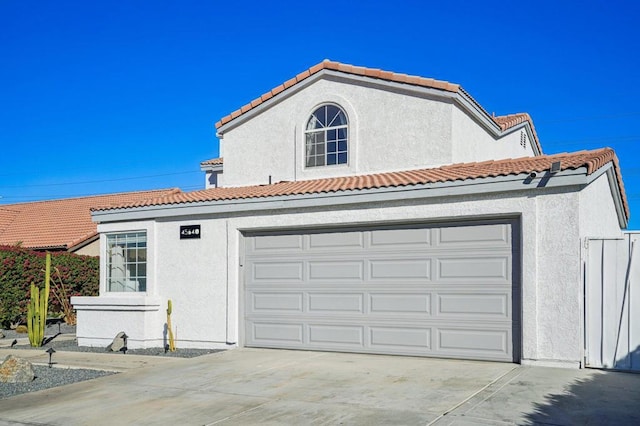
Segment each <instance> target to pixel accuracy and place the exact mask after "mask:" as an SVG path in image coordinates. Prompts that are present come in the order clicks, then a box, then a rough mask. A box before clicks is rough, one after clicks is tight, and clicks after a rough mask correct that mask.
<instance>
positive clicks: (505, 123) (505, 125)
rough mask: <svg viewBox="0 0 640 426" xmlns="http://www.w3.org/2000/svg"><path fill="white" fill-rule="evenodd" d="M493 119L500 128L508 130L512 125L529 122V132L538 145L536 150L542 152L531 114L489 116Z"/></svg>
mask: <svg viewBox="0 0 640 426" xmlns="http://www.w3.org/2000/svg"><path fill="white" fill-rule="evenodd" d="M491 118H492V119H493V121H495V122H496V123H497V124H498V126H500V128H501V129H502V131H505V130H508V129H510V128H512V127H515V126H517V125H519V124H522V123H526V122H528V123H529V126H531V133H533V141H534V142H535V144H536V146H537V147H538V151H539V152H540V153H542V146H541V145H540V140H538V134H537V133H536V128H535V127H534V126H533V120H532V119H531V116H529V114H527V113H526V112H520V113H517V114H509V115H501V116H498V117H491Z"/></svg>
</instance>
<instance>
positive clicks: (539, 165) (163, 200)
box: [94, 148, 629, 218]
mask: <svg viewBox="0 0 640 426" xmlns="http://www.w3.org/2000/svg"><path fill="white" fill-rule="evenodd" d="M556 161H561V170H570V169H577V168H580V167H586V168H587V174H592V173H593V172H595V171H596V170H598V169H599V168H601V167H603V166H604V165H605V164H607V163H609V162H613V164H614V168H615V171H616V176H617V179H618V185H619V186H620V191H621V196H622V200H623V204H624V209H625V214H626V216H627V218H628V217H629V206H628V204H627V199H626V195H625V192H624V187H623V184H622V178H621V175H620V166H619V164H618V159H617V157H616V155H615V153H614V151H613V150H612V149H610V148H603V149H598V150H593V151H579V152H573V153H563V154H555V155H541V156H536V157H524V158H515V159H504V160H495V161H484V162H481V163H464V164H452V165H447V166H442V167H437V168H432V169H421V170H409V171H401V172H389V173H379V174H373V175H361V176H345V177H337V178H327V179H315V180H307V181H297V182H279V183H276V184H273V185H258V186H245V187H229V188H211V189H206V190H202V191H195V192H186V193H185V192H180V193H176V194H168V195H165V196H162V197H158V198H155V199H152V200H142V201H138V202H133V203H122V204H120V205H113V206H110V207H107V208H99V209H94V210H112V209H126V208H133V207H145V206H160V205H172V204H184V203H198V202H210V201H222V200H238V199H247V198H266V197H276V196H289V195H305V194H320V193H329V192H337V191H357V190H362V189H373V188H389V187H403V186H412V185H424V184H430V183H438V182H452V181H463V180H471V179H479V178H486V177H497V176H509V175H517V174H522V173H531V172H543V171H546V170H549V168H550V167H551V164H552V163H554V162H556Z"/></svg>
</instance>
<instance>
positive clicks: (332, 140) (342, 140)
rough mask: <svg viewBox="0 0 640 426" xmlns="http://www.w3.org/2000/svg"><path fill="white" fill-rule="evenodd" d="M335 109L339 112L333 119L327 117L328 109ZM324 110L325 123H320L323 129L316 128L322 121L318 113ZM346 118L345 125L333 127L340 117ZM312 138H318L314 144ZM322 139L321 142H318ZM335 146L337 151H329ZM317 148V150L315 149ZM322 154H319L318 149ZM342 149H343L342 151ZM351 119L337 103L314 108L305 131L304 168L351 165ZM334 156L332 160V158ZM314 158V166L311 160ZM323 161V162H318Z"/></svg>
mask: <svg viewBox="0 0 640 426" xmlns="http://www.w3.org/2000/svg"><path fill="white" fill-rule="evenodd" d="M328 107H335V108H337V109H338V112H337V113H336V114H334V115H333V117H327V108H328ZM322 108H324V109H325V111H324V112H325V114H324V117H325V120H324V123H320V125H321V126H322V127H316V125H317V124H318V123H319V121H320V120H318V118H317V113H318V111H320V110H321V109H322ZM340 114H341V115H342V116H343V117H344V124H338V125H333V123H334V121H335V120H336V119H337V118H338V116H339V115H340ZM312 138H316V141H315V142H312ZM317 138H321V139H322V140H321V141H319V142H318V141H317ZM331 144H335V149H332V150H331V151H330V150H329V146H330V145H331ZM314 146H315V148H314ZM319 147H322V149H320V151H321V153H318V148H319ZM341 148H342V149H341ZM349 151H350V149H349V118H348V116H347V113H346V111H345V110H344V108H342V107H341V106H340V105H338V104H335V103H325V104H322V105H319V106H317V107H316V108H314V110H313V112H312V113H311V116H310V117H309V118H308V120H307V123H306V126H305V131H304V167H305V168H308V169H312V168H317V167H333V166H348V165H349V157H350V155H349ZM332 156H334V159H333V160H332V159H331V157H332ZM311 158H314V159H315V161H313V164H311V162H310V159H311ZM319 159H322V161H321V162H319V161H318V160H319Z"/></svg>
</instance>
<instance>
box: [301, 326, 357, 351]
mask: <svg viewBox="0 0 640 426" xmlns="http://www.w3.org/2000/svg"><path fill="white" fill-rule="evenodd" d="M308 330H309V344H311V345H317V344H329V345H334V346H345V345H346V346H347V347H349V348H354V349H355V348H359V347H360V348H362V347H364V327H363V326H356V325H343V324H310V325H309V326H308Z"/></svg>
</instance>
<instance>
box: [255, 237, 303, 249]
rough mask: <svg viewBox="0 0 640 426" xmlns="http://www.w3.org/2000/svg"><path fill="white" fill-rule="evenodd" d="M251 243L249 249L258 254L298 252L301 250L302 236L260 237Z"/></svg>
mask: <svg viewBox="0 0 640 426" xmlns="http://www.w3.org/2000/svg"><path fill="white" fill-rule="evenodd" d="M251 241H252V242H251V244H250V245H249V249H250V250H251V251H254V252H258V253H265V252H279V251H299V250H302V248H303V236H302V235H261V236H256V237H253V238H252V239H251Z"/></svg>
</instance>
